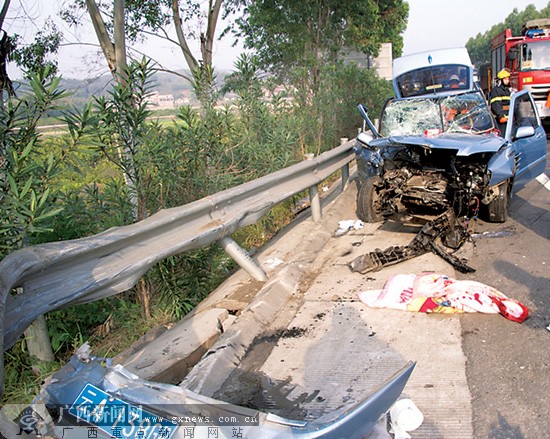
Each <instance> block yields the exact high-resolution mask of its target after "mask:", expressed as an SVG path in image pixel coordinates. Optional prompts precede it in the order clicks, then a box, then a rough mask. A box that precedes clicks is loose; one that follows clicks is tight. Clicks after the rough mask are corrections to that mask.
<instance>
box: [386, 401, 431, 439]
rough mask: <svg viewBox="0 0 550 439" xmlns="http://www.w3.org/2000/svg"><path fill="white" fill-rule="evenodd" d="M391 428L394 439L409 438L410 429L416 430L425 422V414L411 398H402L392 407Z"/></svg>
mask: <svg viewBox="0 0 550 439" xmlns="http://www.w3.org/2000/svg"><path fill="white" fill-rule="evenodd" d="M390 418H391V429H390V433H393V434H394V439H409V438H410V437H411V435H410V434H409V433H407V432H408V431H413V430H416V429H417V428H418V427H420V426H421V425H422V422H424V415H423V414H422V412H421V411H420V410H419V409H418V407H417V406H416V404H415V403H414V402H413V401H412V400H411V399H400V400H399V401H397V402H396V403H395V404H394V405H393V406H392V407H391V408H390Z"/></svg>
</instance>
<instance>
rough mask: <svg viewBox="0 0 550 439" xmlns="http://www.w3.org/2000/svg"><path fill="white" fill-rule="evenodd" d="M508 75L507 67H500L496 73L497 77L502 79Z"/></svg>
mask: <svg viewBox="0 0 550 439" xmlns="http://www.w3.org/2000/svg"><path fill="white" fill-rule="evenodd" d="M509 77H510V70H508V69H502V70H501V71H500V72H498V73H497V78H498V79H504V78H509Z"/></svg>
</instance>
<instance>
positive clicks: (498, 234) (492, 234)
mask: <svg viewBox="0 0 550 439" xmlns="http://www.w3.org/2000/svg"><path fill="white" fill-rule="evenodd" d="M513 234H514V232H512V231H511V230H501V231H500V232H482V233H473V234H472V235H471V236H472V238H474V239H484V238H504V237H505V236H512V235H513Z"/></svg>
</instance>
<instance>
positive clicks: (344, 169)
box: [340, 137, 349, 192]
mask: <svg viewBox="0 0 550 439" xmlns="http://www.w3.org/2000/svg"><path fill="white" fill-rule="evenodd" d="M347 141H349V139H348V138H347V137H340V145H343V144H344V143H346V142H347ZM348 182H349V163H346V164H345V165H344V166H342V192H344V189H346V186H347V185H348Z"/></svg>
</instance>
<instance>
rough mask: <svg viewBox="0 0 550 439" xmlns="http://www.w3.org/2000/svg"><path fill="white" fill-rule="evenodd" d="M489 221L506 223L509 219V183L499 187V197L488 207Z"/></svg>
mask: <svg viewBox="0 0 550 439" xmlns="http://www.w3.org/2000/svg"><path fill="white" fill-rule="evenodd" d="M487 219H488V221H489V222H491V223H504V222H506V220H507V219H508V182H507V181H505V182H504V183H502V184H501V185H499V186H498V195H497V196H496V198H494V199H493V201H491V202H490V203H489V204H488V205H487Z"/></svg>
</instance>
